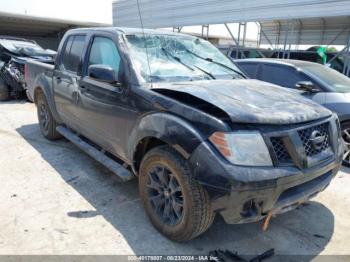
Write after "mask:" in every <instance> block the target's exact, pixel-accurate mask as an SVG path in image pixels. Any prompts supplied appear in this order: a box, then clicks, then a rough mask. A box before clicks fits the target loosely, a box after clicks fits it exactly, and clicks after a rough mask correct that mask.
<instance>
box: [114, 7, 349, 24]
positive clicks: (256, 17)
mask: <svg viewBox="0 0 350 262" xmlns="http://www.w3.org/2000/svg"><path fill="white" fill-rule="evenodd" d="M138 3H139V6H140V10H141V16H142V20H143V26H144V27H145V28H164V27H179V26H189V25H207V24H223V23H234V22H252V21H254V22H258V21H259V22H261V21H272V20H286V19H298V18H315V17H331V16H347V15H350V2H349V0H292V1H291V0H244V1H242V0H220V1H218V0H117V1H115V2H114V3H113V24H114V25H115V26H125V27H140V26H141V24H140V17H139V10H138Z"/></svg>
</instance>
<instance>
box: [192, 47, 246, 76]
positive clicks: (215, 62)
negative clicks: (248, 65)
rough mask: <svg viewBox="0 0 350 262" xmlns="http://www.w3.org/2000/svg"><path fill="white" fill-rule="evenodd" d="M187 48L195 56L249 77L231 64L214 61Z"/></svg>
mask: <svg viewBox="0 0 350 262" xmlns="http://www.w3.org/2000/svg"><path fill="white" fill-rule="evenodd" d="M185 50H186V52H188V53H190V54H191V55H193V56H195V57H198V58H199V59H202V60H205V61H208V62H210V63H213V64H216V65H219V66H221V67H224V68H226V69H228V70H230V71H233V72H235V73H236V74H238V75H240V76H242V77H243V78H247V77H246V76H245V75H244V74H243V73H241V72H240V71H238V70H236V69H234V68H232V67H229V66H227V65H225V64H223V63H220V62H217V61H214V60H213V59H212V58H209V57H202V56H200V55H198V54H196V53H194V52H192V51H191V50H189V49H187V48H185Z"/></svg>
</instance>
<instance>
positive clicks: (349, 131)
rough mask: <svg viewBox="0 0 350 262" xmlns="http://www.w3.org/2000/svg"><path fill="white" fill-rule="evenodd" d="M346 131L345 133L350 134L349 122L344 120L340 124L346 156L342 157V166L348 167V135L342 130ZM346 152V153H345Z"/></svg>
mask: <svg viewBox="0 0 350 262" xmlns="http://www.w3.org/2000/svg"><path fill="white" fill-rule="evenodd" d="M345 131H346V132H347V134H349V135H350V122H344V123H342V124H341V133H342V138H343V140H344V149H345V150H344V156H346V158H345V159H343V162H342V164H343V166H346V167H350V153H349V152H348V151H349V150H350V136H349V135H347V134H346V133H344V132H345ZM347 152H348V153H347Z"/></svg>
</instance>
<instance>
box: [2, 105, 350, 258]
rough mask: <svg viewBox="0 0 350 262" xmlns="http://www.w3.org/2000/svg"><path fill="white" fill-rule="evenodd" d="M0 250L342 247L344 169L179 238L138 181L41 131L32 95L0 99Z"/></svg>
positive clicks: (345, 235)
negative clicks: (163, 231) (308, 192)
mask: <svg viewBox="0 0 350 262" xmlns="http://www.w3.org/2000/svg"><path fill="white" fill-rule="evenodd" d="M0 116H1V117H0V181H1V185H0V254H56V255H58V254H75V255H78V254H96V255H102V254H108V255H113V254H128V255H131V254H136V255H146V254H147V255H149V254H163V255H166V254H172V255H174V254H182V255H183V254H200V255H206V254H208V251H209V250H212V249H215V248H221V249H229V250H232V251H238V252H239V253H240V254H257V253H261V252H263V251H266V250H267V249H269V248H275V251H276V253H277V254H290V255H295V254H299V255H300V254H304V255H312V256H317V255H320V254H322V255H325V254H328V255H331V254H333V255H334V254H337V255H341V254H343V255H344V254H350V174H349V172H350V170H349V169H343V170H342V171H341V172H340V173H339V174H338V176H337V177H336V178H335V179H334V180H333V182H332V184H331V185H330V187H328V188H327V190H326V191H325V192H323V193H321V194H320V195H319V196H317V197H316V198H315V199H313V200H312V201H310V202H308V203H307V205H305V206H303V207H301V208H299V209H297V210H294V211H291V212H289V213H286V214H283V215H280V216H278V217H277V218H274V219H272V221H271V225H270V228H269V230H268V231H267V232H265V233H264V232H262V231H261V223H254V224H246V225H226V224H225V223H224V222H223V220H222V219H221V218H220V217H217V219H216V220H215V222H214V225H213V226H212V227H211V228H210V229H209V231H208V232H207V233H206V234H204V235H203V236H201V237H199V238H197V239H195V240H193V241H191V242H189V243H186V244H179V243H174V242H171V241H169V240H167V239H166V238H164V237H163V236H161V235H160V234H159V233H158V232H157V231H156V230H155V229H154V228H153V227H152V226H151V224H150V223H149V221H148V220H147V217H146V215H145V213H144V210H143V208H142V206H141V203H140V200H139V197H138V192H137V191H138V190H137V181H136V180H135V181H131V182H128V183H121V182H119V180H118V178H116V177H114V176H113V174H111V173H110V172H108V171H107V170H106V169H105V168H103V167H102V166H100V165H99V164H98V163H96V162H95V161H94V160H93V159H91V158H90V157H88V156H87V155H85V154H84V153H82V152H81V151H80V150H79V149H77V148H76V147H75V146H74V145H72V144H71V143H69V142H67V141H66V140H60V141H57V142H49V141H47V140H45V139H44V138H43V137H42V136H41V134H40V131H39V128H38V125H37V117H36V108H35V106H34V105H33V104H31V103H27V102H23V101H15V102H6V103H0Z"/></svg>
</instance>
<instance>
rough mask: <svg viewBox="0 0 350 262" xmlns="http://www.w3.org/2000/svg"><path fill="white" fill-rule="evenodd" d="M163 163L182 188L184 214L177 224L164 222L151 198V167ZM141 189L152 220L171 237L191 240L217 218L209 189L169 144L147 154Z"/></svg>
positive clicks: (140, 179) (143, 166) (155, 225)
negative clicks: (191, 171)
mask: <svg viewBox="0 0 350 262" xmlns="http://www.w3.org/2000/svg"><path fill="white" fill-rule="evenodd" d="M159 165H161V166H164V167H166V169H168V170H169V171H170V172H171V175H172V176H174V177H175V178H176V180H177V181H178V184H179V185H180V187H181V190H182V194H183V209H182V211H183V213H182V218H181V219H180V220H179V222H178V223H177V224H175V225H169V224H166V223H165V222H163V221H162V220H161V218H160V217H159V215H158V214H157V213H156V211H155V209H154V207H153V206H152V204H151V201H150V199H149V198H150V197H149V193H148V192H149V191H148V190H149V189H148V187H147V183H148V181H149V180H148V179H149V178H148V177H149V174H150V172H151V170H153V169H154V168H156V167H158V166H159ZM139 192H140V197H141V200H142V202H143V205H144V208H145V210H146V213H147V215H148V217H149V219H150V221H151V223H152V224H153V226H154V227H155V228H156V229H157V230H158V231H159V232H161V233H162V234H163V235H165V236H166V237H168V238H169V239H171V240H174V241H179V242H184V241H189V240H191V239H193V238H195V237H197V236H199V235H200V234H202V233H204V232H205V231H206V230H207V229H208V228H209V227H210V226H211V224H212V222H213V221H214V217H215V214H214V213H213V211H212V209H211V204H210V200H209V196H208V193H207V191H206V190H205V189H204V188H203V187H202V186H201V185H200V184H199V183H198V181H196V180H195V179H193V178H192V176H191V174H190V171H189V168H188V165H187V163H186V161H185V159H184V158H183V157H181V155H179V154H178V153H177V152H176V151H175V150H174V149H172V148H171V147H169V146H166V145H165V146H158V147H156V148H154V149H152V150H150V151H149V152H148V153H147V154H146V155H145V156H144V158H143V160H142V162H141V167H140V172H139Z"/></svg>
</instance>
